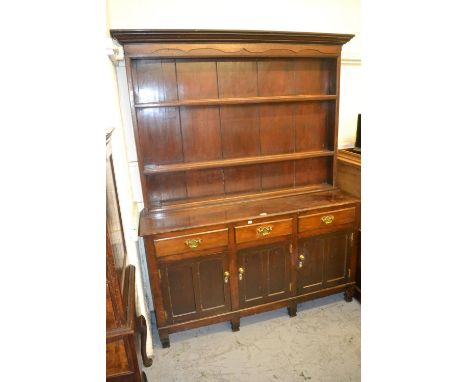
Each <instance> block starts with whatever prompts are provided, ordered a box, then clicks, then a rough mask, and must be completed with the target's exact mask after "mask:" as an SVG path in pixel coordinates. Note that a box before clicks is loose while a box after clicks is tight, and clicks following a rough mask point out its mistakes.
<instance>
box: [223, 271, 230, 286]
mask: <svg viewBox="0 0 468 382" xmlns="http://www.w3.org/2000/svg"><path fill="white" fill-rule="evenodd" d="M223 275H224V282H225V283H226V284H227V283H228V282H229V272H228V271H226V272H224V274H223Z"/></svg>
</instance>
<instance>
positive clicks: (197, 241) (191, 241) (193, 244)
mask: <svg viewBox="0 0 468 382" xmlns="http://www.w3.org/2000/svg"><path fill="white" fill-rule="evenodd" d="M201 242H202V239H188V240H185V245H186V246H187V247H189V248H192V249H194V248H197V247H198V246H199V245H200V244H201Z"/></svg>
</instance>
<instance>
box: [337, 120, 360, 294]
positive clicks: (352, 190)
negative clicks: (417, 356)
mask: <svg viewBox="0 0 468 382" xmlns="http://www.w3.org/2000/svg"><path fill="white" fill-rule="evenodd" d="M359 129H360V127H359ZM359 141H360V139H359ZM359 148H360V147H359ZM337 184H338V187H339V188H340V189H342V190H343V191H346V192H347V193H349V194H351V195H353V196H355V197H357V198H359V200H361V154H360V151H359V153H357V152H356V151H355V150H354V149H343V150H339V151H338V174H337ZM359 216H361V214H360V205H359ZM358 227H359V229H358V234H357V237H356V238H357V267H356V285H355V288H356V293H355V295H356V298H357V299H358V300H359V301H361V222H360V219H359V224H358Z"/></svg>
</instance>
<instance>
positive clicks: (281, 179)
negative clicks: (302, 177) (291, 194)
mask: <svg viewBox="0 0 468 382" xmlns="http://www.w3.org/2000/svg"><path fill="white" fill-rule="evenodd" d="M293 186H294V162H292V161H289V162H278V163H269V164H264V165H262V189H263V190H272V189H275V188H286V187H293Z"/></svg>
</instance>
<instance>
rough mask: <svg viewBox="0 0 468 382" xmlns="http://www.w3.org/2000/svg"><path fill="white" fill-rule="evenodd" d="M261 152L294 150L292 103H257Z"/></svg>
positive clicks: (275, 152) (271, 152)
mask: <svg viewBox="0 0 468 382" xmlns="http://www.w3.org/2000/svg"><path fill="white" fill-rule="evenodd" d="M258 111H259V116H260V145H261V152H262V154H283V153H291V152H294V105H292V104H269V105H258Z"/></svg>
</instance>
